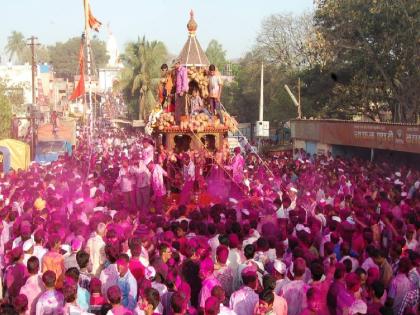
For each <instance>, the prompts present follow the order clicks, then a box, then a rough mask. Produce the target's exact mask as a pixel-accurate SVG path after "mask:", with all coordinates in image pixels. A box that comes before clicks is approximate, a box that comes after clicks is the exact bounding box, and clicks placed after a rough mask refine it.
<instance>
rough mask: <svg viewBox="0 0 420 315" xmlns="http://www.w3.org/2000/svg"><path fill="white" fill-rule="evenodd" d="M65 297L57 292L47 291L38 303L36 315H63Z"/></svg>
mask: <svg viewBox="0 0 420 315" xmlns="http://www.w3.org/2000/svg"><path fill="white" fill-rule="evenodd" d="M63 306H64V297H63V295H62V294H61V293H60V292H58V291H56V290H49V291H45V292H44V293H43V294H42V295H41V296H40V298H39V300H38V302H37V303H36V315H61V314H63Z"/></svg>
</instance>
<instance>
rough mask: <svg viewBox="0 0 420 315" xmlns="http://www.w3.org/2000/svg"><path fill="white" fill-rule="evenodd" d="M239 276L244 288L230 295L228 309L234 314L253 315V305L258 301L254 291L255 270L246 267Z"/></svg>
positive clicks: (255, 286) (255, 284) (256, 279)
mask: <svg viewBox="0 0 420 315" xmlns="http://www.w3.org/2000/svg"><path fill="white" fill-rule="evenodd" d="M241 276H242V282H243V283H244V286H243V287H242V288H241V289H239V290H237V291H235V292H233V293H232V296H231V297H230V301H229V307H230V309H232V310H233V311H234V312H235V313H236V314H241V315H253V314H254V309H255V305H256V304H257V303H258V301H259V297H258V294H257V293H255V291H254V290H255V289H256V288H257V281H258V277H257V270H256V268H255V267H253V266H249V267H246V268H245V269H244V270H243V271H242V274H241Z"/></svg>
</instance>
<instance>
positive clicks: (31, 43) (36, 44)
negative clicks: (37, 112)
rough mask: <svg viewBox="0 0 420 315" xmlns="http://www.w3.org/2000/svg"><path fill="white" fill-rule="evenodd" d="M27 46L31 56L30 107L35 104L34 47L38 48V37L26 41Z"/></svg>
mask: <svg viewBox="0 0 420 315" xmlns="http://www.w3.org/2000/svg"><path fill="white" fill-rule="evenodd" d="M28 41H29V42H28V46H30V47H31V54H32V106H34V105H35V104H36V96H35V77H36V55H35V46H39V45H40V44H39V43H37V41H38V37H35V36H31V37H30V38H29V39H28Z"/></svg>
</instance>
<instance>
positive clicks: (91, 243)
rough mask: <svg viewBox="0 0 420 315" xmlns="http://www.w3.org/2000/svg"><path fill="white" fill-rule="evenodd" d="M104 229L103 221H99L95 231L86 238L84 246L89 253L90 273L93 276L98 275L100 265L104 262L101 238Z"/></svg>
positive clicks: (103, 245)
mask: <svg viewBox="0 0 420 315" xmlns="http://www.w3.org/2000/svg"><path fill="white" fill-rule="evenodd" d="M105 230H106V225H105V223H103V222H101V223H99V224H98V226H97V227H96V232H94V235H93V236H92V237H91V238H89V239H88V241H87V244H86V248H85V251H86V252H87V253H88V254H89V255H90V260H91V263H92V274H93V275H95V276H98V275H99V273H100V272H101V267H102V265H103V263H104V262H105V242H104V240H103V238H102V237H103V236H104V235H105Z"/></svg>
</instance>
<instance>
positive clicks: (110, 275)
mask: <svg viewBox="0 0 420 315" xmlns="http://www.w3.org/2000/svg"><path fill="white" fill-rule="evenodd" d="M118 278H119V274H118V269H117V264H110V265H109V266H108V267H106V268H105V269H104V270H102V271H101V275H100V276H99V280H101V282H102V295H103V296H107V292H108V289H109V288H110V287H112V286H113V285H117V284H118Z"/></svg>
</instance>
